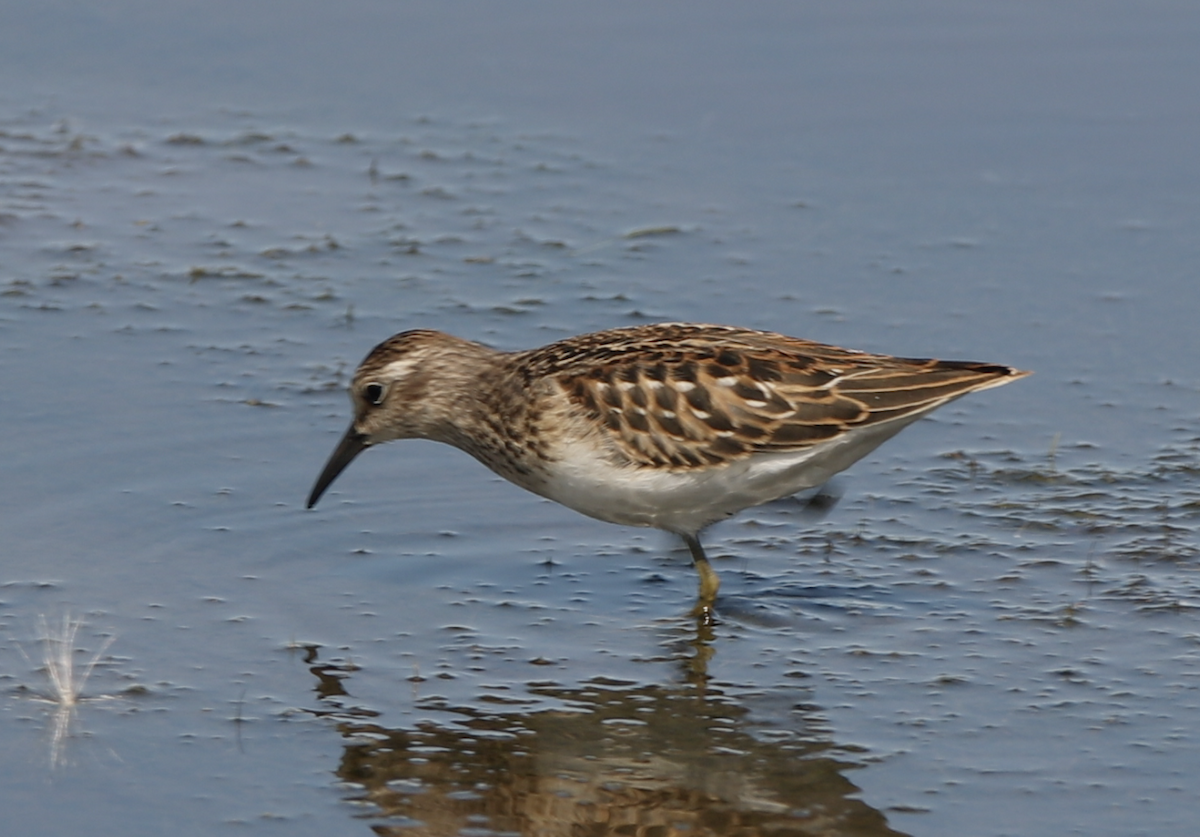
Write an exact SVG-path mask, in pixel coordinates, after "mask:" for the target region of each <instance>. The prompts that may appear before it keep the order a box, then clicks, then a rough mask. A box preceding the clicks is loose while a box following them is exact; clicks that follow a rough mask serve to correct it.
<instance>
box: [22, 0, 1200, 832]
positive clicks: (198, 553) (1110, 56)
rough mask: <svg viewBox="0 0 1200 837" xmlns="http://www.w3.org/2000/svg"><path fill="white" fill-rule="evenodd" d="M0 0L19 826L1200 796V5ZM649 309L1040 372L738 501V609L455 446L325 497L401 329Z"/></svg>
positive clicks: (514, 323) (1024, 818) (663, 558)
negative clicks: (844, 460)
mask: <svg viewBox="0 0 1200 837" xmlns="http://www.w3.org/2000/svg"><path fill="white" fill-rule="evenodd" d="M464 9H469V11H470V14H466V13H465V12H464ZM0 18H2V19H3V21H4V22H3V25H0V81H2V82H3V84H2V85H0V90H2V91H3V92H0V393H2V395H0V399H2V400H0V416H2V417H3V422H4V429H5V432H4V434H3V435H2V436H0V462H3V477H4V478H3V480H0V531H2V533H3V536H2V538H3V539H2V541H0V545H2V546H3V552H2V553H0V554H2V559H0V687H2V688H3V700H2V701H0V751H3V752H4V753H5V756H4V758H3V759H0V810H3V811H4V812H5V823H6V825H7V826H8V827H9V828H12V829H14V830H16V831H19V832H20V833H23V834H34V835H40V834H46V835H57V834H63V833H70V832H72V831H76V832H80V833H93V834H118V833H119V834H122V835H131V836H136V835H152V834H153V835H158V834H161V833H164V832H169V833H171V834H178V835H190V834H196V835H211V834H218V833H224V832H230V833H254V834H264V835H266V834H275V833H279V834H284V833H286V834H289V835H294V834H322V835H324V834H370V833H375V834H381V835H402V834H403V835H443V834H445V835H453V834H474V835H483V834H504V833H508V834H511V833H517V834H546V835H549V834H684V833H687V834H713V835H724V834H757V833H772V834H816V833H820V834H836V835H890V834H908V835H962V834H972V835H1059V834H1064V833H1068V834H1073V833H1078V834H1088V835H1114V837H1116V836H1117V835H1120V837H1127V836H1128V835H1133V834H1155V835H1186V834H1191V833H1193V830H1194V827H1195V822H1196V819H1197V817H1198V816H1200V803H1198V802H1197V799H1196V795H1195V790H1194V786H1195V779H1196V775H1197V768H1198V766H1200V765H1198V764H1197V760H1196V750H1197V740H1196V738H1197V733H1196V730H1197V728H1198V727H1200V683H1198V682H1197V677H1198V676H1200V667H1198V666H1200V575H1198V573H1197V568H1198V567H1200V542H1198V537H1197V535H1198V529H1200V484H1198V481H1197V477H1198V476H1200V424H1198V422H1200V418H1198V417H1200V374H1198V372H1197V368H1198V367H1197V363H1196V358H1197V356H1198V354H1200V352H1198V349H1200V341H1198V340H1197V338H1196V336H1195V320H1196V312H1197V309H1198V302H1200V291H1198V290H1197V289H1198V288H1200V283H1198V282H1197V279H1196V275H1195V273H1196V265H1197V264H1198V263H1200V260H1198V258H1197V257H1198V255H1200V252H1198V251H1200V211H1198V210H1200V188H1198V187H1200V182H1198V180H1200V178H1198V176H1197V175H1198V167H1197V158H1196V155H1195V148H1196V147H1200V107H1197V105H1198V104H1200V101H1198V94H1197V90H1196V86H1195V84H1194V79H1195V78H1196V77H1197V73H1198V71H1200V66H1198V65H1200V53H1198V52H1197V51H1196V50H1195V49H1194V45H1195V42H1196V36H1197V34H1200V9H1194V8H1192V7H1191V6H1189V5H1186V4H1174V3H1166V2H1163V3H1149V4H1139V5H1138V7H1137V8H1132V7H1129V8H1127V7H1126V6H1125V5H1124V4H1118V3H1082V2H1067V3H1062V4H1054V5H1053V6H1044V5H1038V4H1021V5H1008V4H985V3H980V2H969V3H965V4H964V3H945V2H936V1H935V0H923V2H917V3H912V4H905V5H904V6H903V7H896V6H895V5H894V4H889V3H881V2H866V1H865V0H864V2H854V3H846V4H838V5H837V6H836V7H827V6H825V5H822V4H809V3H782V2H780V3H773V2H755V3H750V4H745V5H743V4H738V5H736V6H734V5H726V4H718V3H708V2H701V3H695V4H688V5H687V6H686V7H685V6H684V5H683V4H662V5H660V6H657V7H653V8H645V7H643V6H642V5H641V4H633V3H626V2H618V3H611V4H591V5H589V4H581V3H555V4H551V3H545V2H540V0H539V1H538V2H533V1H532V0H531V1H530V2H522V3H516V4H512V5H510V6H506V7H504V8H503V9H501V8H498V7H495V6H493V5H491V4H467V5H466V6H464V5H461V4H453V5H451V4H445V3H432V2H414V3H405V4H392V3H382V2H372V0H353V2H350V3H343V4H337V5H336V6H334V5H330V4H317V3H278V2H265V0H264V1H263V2H255V3H249V4H245V3H243V4H233V3H228V2H224V0H218V2H215V3H207V4H188V3H158V4H150V3H148V2H141V1H140V0H139V2H132V1H130V2H113V3H109V4H105V5H104V6H103V7H97V6H95V5H94V4H82V3H71V2H48V3H43V4H37V5H29V4H17V3H11V2H0ZM658 320H694V321H708V322H724V323H731V324H737V325H744V326H752V327H759V328H767V329H772V330H777V331H782V332H786V333H790V334H795V335H798V336H803V337H809V338H813V339H818V340H824V341H828V342H833V343H838V344H840V345H845V346H850V347H854V348H860V349H866V350H871V351H881V352H888V353H893V354H900V355H907V356H938V357H948V358H961V359H973V360H983V361H991V362H1000V363H1008V364H1012V365H1014V366H1018V367H1020V368H1024V369H1032V370H1034V371H1035V372H1036V374H1035V375H1034V376H1033V377H1031V378H1028V379H1025V380H1022V381H1020V382H1018V383H1015V384H1013V385H1012V386H1009V387H1005V388H1004V389H1002V390H996V391H990V392H986V393H981V394H979V395H975V396H971V397H969V398H967V399H964V400H962V401H959V402H955V403H954V404H952V405H950V406H949V407H947V408H944V409H943V410H941V411H940V412H938V413H936V414H935V415H934V416H933V417H932V418H930V419H927V420H925V421H922V422H920V423H919V424H917V425H914V426H913V427H912V428H910V429H908V430H906V431H905V432H904V433H903V434H902V435H901V436H899V437H898V438H897V439H895V440H893V441H892V442H889V443H888V444H887V445H886V446H885V447H883V448H881V449H880V450H879V451H878V452H876V453H875V454H873V455H872V456H870V457H868V458H867V459H865V460H864V461H862V462H861V463H859V464H857V465H855V466H854V467H853V468H852V469H851V470H850V471H848V472H847V473H846V474H845V475H842V476H841V477H839V478H838V479H837V480H836V481H835V483H834V484H833V485H832V486H830V489H829V491H830V493H831V494H832V495H834V496H835V497H837V498H840V501H839V502H837V503H836V504H834V505H833V506H832V507H831V508H828V509H825V510H824V513H823V514H816V513H814V511H813V508H812V507H811V506H810V505H806V504H805V503H804V502H802V501H790V502H780V503H776V504H771V505H769V506H764V507H761V508H759V509H754V510H751V511H749V512H746V513H744V514H742V515H740V516H738V517H737V518H735V519H734V520H732V521H729V522H727V523H724V524H721V525H719V526H717V527H715V528H714V529H713V530H712V531H711V532H709V533H708V536H707V539H706V542H707V543H708V544H709V549H710V553H711V554H712V555H713V556H714V565H715V566H716V568H717V570H718V571H719V572H720V573H721V575H722V578H723V587H722V599H721V602H720V605H719V610H720V615H721V619H720V622H719V624H717V625H716V626H714V627H713V628H712V629H711V630H705V629H701V628H698V627H697V626H696V625H695V623H694V622H693V621H692V620H691V619H689V618H688V616H687V613H688V609H689V607H690V606H691V603H692V601H693V598H694V595H695V584H696V579H695V574H694V571H693V570H692V568H691V567H690V564H689V561H688V557H687V554H686V550H684V549H682V547H681V546H680V545H679V544H678V543H677V542H676V541H675V540H674V539H672V538H669V537H667V536H666V535H663V534H661V533H657V532H649V531H642V530H633V529H625V528H620V527H615V526H610V525H607V524H604V523H600V522H597V521H593V520H590V519H586V518H583V517H580V516H578V515H576V514H574V513H572V512H569V511H567V510H565V509H562V508H560V507H558V506H556V505H554V504H553V503H550V502H547V501H544V500H541V499H539V498H537V497H534V496H532V495H528V494H525V493H523V492H521V491H520V490H519V489H516V488H514V487H513V486H511V485H508V484H507V483H505V482H504V481H502V480H500V479H499V478H498V477H495V476H494V475H492V474H491V473H490V472H488V471H486V470H485V469H484V468H483V467H482V466H480V465H478V464H477V463H475V462H474V461H473V460H471V459H469V458H468V457H466V456H465V455H463V454H461V453H459V452H457V451H454V450H452V449H449V448H446V447H442V446H438V445H434V444H431V443H424V442H405V443H397V444H394V445H389V446H387V447H384V448H382V449H379V450H372V451H370V452H368V453H367V454H364V455H363V456H362V457H361V458H360V460H359V461H356V462H355V464H354V466H353V467H352V468H351V469H350V470H348V471H347V472H346V474H344V475H343V476H342V477H341V478H340V479H339V481H338V482H337V484H336V485H335V486H334V487H333V489H331V491H330V492H329V494H328V495H327V496H326V498H325V499H324V500H323V501H322V504H321V505H320V506H319V507H318V508H317V509H316V510H315V511H305V510H304V508H303V501H304V498H305V496H306V494H307V491H308V489H309V487H310V486H311V484H312V481H313V479H314V478H315V476H316V474H317V473H318V471H319V470H320V468H321V466H322V464H323V463H324V461H325V458H326V457H327V455H328V454H329V452H330V450H331V449H332V447H333V445H334V444H335V442H336V440H337V438H338V435H339V434H340V433H341V432H342V430H343V429H344V428H345V425H346V423H347V421H348V418H349V406H348V403H347V400H346V397H345V394H344V386H345V384H346V382H347V379H348V376H349V374H350V372H351V371H352V370H353V368H354V365H355V364H356V363H357V362H358V361H359V360H360V359H361V357H362V356H363V355H364V354H365V353H366V352H367V351H368V350H369V349H370V347H371V346H373V345H374V344H375V343H377V342H378V341H380V340H382V339H383V338H385V337H387V336H389V335H390V334H392V333H394V332H396V331H400V330H402V329H406V328H414V327H432V328H440V329H444V330H446V331H450V332H453V333H456V334H460V335H462V336H465V337H469V338H472V339H477V340H481V341H484V342H487V343H490V344H492V345H495V346H498V347H501V348H506V349H510V348H524V347H528V346H533V345H538V344H541V343H545V342H548V341H550V340H554V339H556V338H559V337H563V336H567V335H570V334H576V333H580V332H584V331H588V330H593V329H599V328H606V327H612V326H618V325H627V324H635V323H644V322H653V321H658ZM72 626H75V627H74V630H75V631H76V632H75V634H74V637H73V639H72V641H71V642H70V648H69V649H66V650H64V648H65V643H63V642H56V641H55V640H56V638H57V639H59V640H62V639H64V638H70V637H69V636H67V635H69V634H70V633H71V630H72ZM47 657H48V658H49V664H48V663H47ZM64 657H65V659H66V660H67V661H71V662H73V664H74V666H73V671H74V676H75V678H76V685H77V686H79V700H78V701H77V702H76V703H75V704H74V705H73V706H71V705H65V704H64V701H63V700H62V699H61V695H60V692H59V691H57V690H56V687H55V685H54V682H53V677H54V675H55V673H56V672H57V673H59V674H60V675H61V673H62V671H63V669H64V662H63V659H62V658H64ZM93 661H94V667H92V668H90V675H89V676H88V677H87V679H86V681H85V682H82V684H81V685H80V681H81V680H82V677H83V675H84V674H85V673H88V672H89V665H90V664H91V663H92V662H93ZM67 691H68V692H71V691H72V690H71V689H70V688H68V689H67Z"/></svg>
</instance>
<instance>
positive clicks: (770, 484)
mask: <svg viewBox="0 0 1200 837" xmlns="http://www.w3.org/2000/svg"><path fill="white" fill-rule="evenodd" d="M917 418H919V416H912V417H906V420H903V421H896V422H890V423H888V424H885V425H874V426H873V427H869V428H864V429H861V430H856V431H852V432H850V433H845V434H843V435H842V436H839V437H837V438H834V439H831V440H830V441H828V442H824V443H822V444H819V445H815V446H813V447H811V448H806V449H804V450H800V451H788V452H785V453H758V454H754V455H753V456H750V457H747V458H746V459H742V460H739V461H736V462H731V463H728V464H726V465H719V466H711V467H707V468H691V469H677V470H671V469H665V468H663V469H659V468H649V467H641V468H637V467H617V466H614V465H612V464H610V463H608V462H606V461H605V460H603V459H601V458H600V457H597V456H596V452H595V449H594V448H591V447H590V446H587V445H580V446H578V447H566V448H565V449H562V450H560V451H558V453H559V454H560V458H559V459H558V461H556V462H555V463H554V466H553V468H552V469H551V473H550V474H549V479H548V480H547V481H546V483H545V484H543V485H540V486H538V487H537V488H534V489H533V490H534V491H536V492H537V493H538V494H541V495H543V496H545V497H549V498H550V499H551V500H555V501H556V502H559V503H562V504H563V505H564V506H567V507H568V508H572V509H574V510H575V511H578V512H582V513H583V514H586V515H589V516H591V517H596V518H599V519H600V520H607V521H609V522H610V523H620V524H623V525H625V526H653V527H655V528H658V529H666V530H667V531H669V532H677V533H680V534H684V533H686V534H695V533H696V532H699V531H700V530H701V529H703V528H704V527H705V526H707V525H708V524H710V523H714V522H716V521H718V520H723V519H725V518H726V517H729V516H730V515H733V514H737V513H738V512H739V511H741V510H742V509H747V508H750V507H751V506H757V505H761V504H762V503H769V502H770V501H772V500H777V499H779V498H780V497H787V496H789V495H791V494H795V493H797V492H799V491H804V490H805V489H808V488H813V487H815V486H818V485H822V484H823V483H825V482H826V481H827V480H828V479H829V478H830V477H832V476H833V475H834V474H836V473H837V472H839V471H841V470H843V469H844V468H847V467H849V466H850V465H851V464H852V463H854V462H856V461H857V460H858V459H860V458H862V457H863V456H865V455H866V454H868V453H869V452H871V451H872V450H874V449H875V448H876V447H877V446H879V445H880V444H881V443H883V442H884V441H886V440H887V439H889V438H891V437H892V436H894V435H895V434H896V433H898V432H900V430H902V429H903V428H904V427H905V426H907V425H908V424H910V423H911V422H912V421H914V420H916V419H917Z"/></svg>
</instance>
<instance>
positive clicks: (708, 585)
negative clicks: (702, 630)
mask: <svg viewBox="0 0 1200 837" xmlns="http://www.w3.org/2000/svg"><path fill="white" fill-rule="evenodd" d="M682 537H683V542H684V543H686V544H687V547H688V549H689V550H690V551H691V553H692V563H693V564H694V565H695V566H696V572H698V573H699V574H700V597H699V598H698V599H697V600H696V606H695V607H694V608H692V615H693V616H698V617H699V618H700V619H701V620H702V621H703V622H704V624H706V625H707V624H712V621H713V606H714V605H715V604H716V602H717V590H719V589H720V588H721V578H720V576H718V575H717V571H716V570H714V569H713V568H712V566H711V565H710V564H709V563H708V556H707V555H705V554H704V547H702V546H701V545H700V539H699V538H697V537H696V536H695V535H683V536H682Z"/></svg>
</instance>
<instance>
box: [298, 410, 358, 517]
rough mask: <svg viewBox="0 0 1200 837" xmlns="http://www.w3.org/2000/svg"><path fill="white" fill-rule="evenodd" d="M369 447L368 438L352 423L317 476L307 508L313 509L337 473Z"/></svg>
mask: <svg viewBox="0 0 1200 837" xmlns="http://www.w3.org/2000/svg"><path fill="white" fill-rule="evenodd" d="M367 447H368V445H367V438H366V437H365V436H364V435H363V434H361V433H359V432H358V431H357V430H355V429H354V425H353V424H352V425H350V429H349V430H347V431H346V435H345V436H343V437H342V441H340V442H338V446H337V447H336V448H334V449H333V453H332V454H331V455H330V457H329V461H328V462H326V463H325V470H323V471H322V472H321V476H319V477H317V481H316V483H315V484H314V485H313V488H312V492H310V493H309V495H308V505H307V508H310V509H311V508H312V507H313V506H315V505H316V504H317V500H320V499H321V495H322V494H324V493H325V489H326V488H329V486H330V484H331V483H332V482H333V481H334V480H335V479H337V475H338V474H340V473H341V472H342V471H344V470H345V468H346V466H347V465H349V464H350V463H351V462H352V461H354V457H356V456H358V455H359V454H360V453H362V452H363V451H364V450H366V449H367Z"/></svg>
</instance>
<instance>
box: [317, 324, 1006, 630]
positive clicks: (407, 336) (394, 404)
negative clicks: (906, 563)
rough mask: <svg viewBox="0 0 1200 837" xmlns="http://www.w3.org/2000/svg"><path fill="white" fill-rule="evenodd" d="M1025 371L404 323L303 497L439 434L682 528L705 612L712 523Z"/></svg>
mask: <svg viewBox="0 0 1200 837" xmlns="http://www.w3.org/2000/svg"><path fill="white" fill-rule="evenodd" d="M1028 374H1029V373H1028V372H1022V371H1020V370H1017V369H1013V368H1011V367H1008V366H998V365H995V364H990V363H972V362H966V361H946V360H928V359H912V358H898V357H890V356H888V355H875V354H868V353H866V352H857V351H853V350H851V349H841V348H838V347H836V346H829V345H825V344H822V343H815V342H812V341H809V340H801V339H799V338H795V337H787V336H785V335H782V334H774V333H771V332H765V331H754V330H751V329H744V328H733V327H729V326H718V325H695V324H687V323H662V324H658V325H644V326H633V327H629V328H616V329H612V330H609V331H601V332H596V333H594V334H584V335H580V336H578V337H571V338H569V339H566V340H560V341H558V342H557V343H551V344H550V345H548V346H543V347H542V348H539V349H530V350H528V351H523V352H501V351H497V350H495V349H491V348H489V347H487V346H484V345H481V344H479V343H474V342H471V341H469V340H463V339H461V338H459V337H454V336H451V335H449V334H445V333H442V332H439V331H430V330H424V329H420V330H415V331H405V332H402V333H400V334H397V335H395V336H394V337H391V338H389V339H388V340H385V341H384V342H382V343H380V344H379V345H378V346H376V347H375V348H374V349H372V350H371V352H370V353H369V354H368V355H367V357H366V358H365V359H364V360H363V362H362V363H361V364H360V365H359V367H358V369H357V370H356V371H355V373H354V379H353V381H352V382H351V384H350V399H351V401H352V403H353V407H354V420H353V421H352V422H351V424H350V428H349V429H348V430H347V431H346V434H345V435H344V436H343V437H342V440H341V442H340V443H339V444H338V446H337V448H336V449H335V450H334V451H333V455H332V456H330V457H329V462H328V463H327V464H326V465H325V469H324V470H323V471H322V472H321V475H320V476H319V477H318V478H317V481H316V484H315V485H314V486H313V489H312V492H311V493H310V494H309V497H308V507H309V508H312V507H313V505H314V504H315V503H316V502H317V500H319V499H320V497H321V495H322V494H323V493H324V491H325V489H327V488H328V487H329V485H330V483H332V482H333V481H334V479H335V478H336V477H337V475H338V474H340V473H341V472H342V470H343V469H344V468H345V467H346V466H347V465H349V464H350V461H351V460H353V459H354V457H356V456H357V455H358V454H359V453H361V452H362V451H363V450H365V449H366V448H368V447H371V446H373V445H377V444H380V443H381V442H388V441H391V440H392V439H432V440H435V441H438V442H445V443H447V444H450V445H453V446H455V447H457V448H460V449H462V450H464V451H466V452H467V453H469V454H471V455H472V456H474V457H475V458H476V459H478V460H479V461H480V462H482V463H483V464H484V465H486V466H488V467H489V468H491V469H492V470H493V471H495V472H496V473H497V474H499V475H500V476H502V477H504V478H505V479H508V480H510V481H511V482H514V483H516V484H517V485H519V486H521V487H522V488H525V489H528V490H529V491H532V492H534V493H535V494H540V495H541V496H543V497H548V498H550V499H551V500H554V501H556V502H559V503H562V504H563V505H564V506H568V507H569V508H572V509H575V510H576V511H578V512H582V513H583V514H586V515H590V516H592V517H596V518H599V519H601V520H607V521H609V522H612V523H621V524H624V525H627V526H653V527H656V528H659V529H665V530H666V531H668V532H674V533H675V534H677V535H679V536H681V537H682V538H683V541H684V543H686V544H687V546H688V549H689V550H690V551H691V554H692V560H693V562H694V563H695V566H696V569H697V571H698V572H699V574H700V595H699V600H698V602H697V605H696V610H695V612H696V613H697V615H699V616H701V617H703V618H705V619H707V618H710V617H711V613H712V608H713V604H714V602H715V600H716V595H717V588H718V586H719V584H720V581H719V579H718V577H717V574H716V572H715V571H714V570H713V569H712V567H711V566H709V563H708V559H707V558H706V557H705V554H704V549H703V547H702V546H701V545H700V532H701V531H702V530H703V529H704V527H706V526H708V525H709V524H711V523H714V522H716V521H718V520H723V519H725V518H727V517H729V516H731V515H733V514H736V513H737V512H739V511H741V510H742V509H746V508H749V507H751V506H757V505H759V504H762V503H767V502H770V501H771V500H776V499H779V498H780V497H786V496H788V495H791V494H795V493H797V492H799V491H803V490H804V489H807V488H813V487H815V486H819V485H821V484H823V483H824V482H825V481H826V480H828V479H829V478H830V477H831V476H833V475H834V474H836V473H837V472H838V471H841V470H843V469H844V468H847V467H849V466H850V465H851V464H852V463H854V462H855V461H857V460H858V459H860V458H862V457H863V456H865V455H866V454H867V453H869V452H870V451H872V450H874V449H875V448H876V447H877V446H878V445H880V444H881V443H883V442H884V441H886V440H887V439H889V438H891V437H892V436H894V435H895V434H896V433H898V432H900V430H902V429H903V428H904V427H906V426H907V425H909V424H911V423H912V422H914V421H916V420H917V419H919V418H920V417H921V416H924V415H926V414H927V413H930V412H932V411H933V410H936V409H937V408H938V407H940V406H942V405H943V404H946V403H948V402H950V401H953V400H954V399H956V398H958V397H960V396H962V395H966V394H967V393H968V392H974V391H975V390H981V389H987V388H989V387H995V386H1000V385H1001V384H1006V383H1008V382H1009V381H1014V380H1016V379H1017V378H1022V377H1024V376H1025V375H1028Z"/></svg>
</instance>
